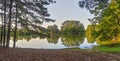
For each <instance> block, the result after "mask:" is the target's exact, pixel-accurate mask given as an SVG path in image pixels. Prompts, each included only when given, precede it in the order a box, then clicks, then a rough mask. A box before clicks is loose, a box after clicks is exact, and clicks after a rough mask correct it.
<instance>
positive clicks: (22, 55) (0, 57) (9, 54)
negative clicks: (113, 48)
mask: <svg viewBox="0 0 120 61" xmlns="http://www.w3.org/2000/svg"><path fill="white" fill-rule="evenodd" d="M113 60H114V61H115V60H116V61H120V54H115V53H105V52H91V51H84V50H72V49H31V48H2V47H0V61H113Z"/></svg>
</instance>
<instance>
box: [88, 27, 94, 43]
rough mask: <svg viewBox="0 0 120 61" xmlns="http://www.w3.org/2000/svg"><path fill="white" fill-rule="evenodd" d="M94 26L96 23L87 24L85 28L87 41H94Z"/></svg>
mask: <svg viewBox="0 0 120 61" xmlns="http://www.w3.org/2000/svg"><path fill="white" fill-rule="evenodd" d="M95 27H96V25H88V27H87V29H86V37H87V40H88V42H89V43H94V42H95V41H96V40H95V35H96V34H95V33H96V32H95Z"/></svg>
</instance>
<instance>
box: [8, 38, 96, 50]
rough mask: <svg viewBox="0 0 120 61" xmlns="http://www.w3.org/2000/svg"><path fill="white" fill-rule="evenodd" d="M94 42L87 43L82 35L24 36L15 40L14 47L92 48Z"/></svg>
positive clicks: (11, 43)
mask: <svg viewBox="0 0 120 61" xmlns="http://www.w3.org/2000/svg"><path fill="white" fill-rule="evenodd" d="M97 45H98V44H97V43H96V42H93V43H89V42H88V40H87V38H83V37H77V38H76V37H52V38H47V37H45V38H40V37H35V38H33V37H26V38H21V39H19V40H17V41H16V46H15V47H16V48H35V49H63V48H81V49H92V48H93V47H94V46H97ZM10 47H13V40H10Z"/></svg>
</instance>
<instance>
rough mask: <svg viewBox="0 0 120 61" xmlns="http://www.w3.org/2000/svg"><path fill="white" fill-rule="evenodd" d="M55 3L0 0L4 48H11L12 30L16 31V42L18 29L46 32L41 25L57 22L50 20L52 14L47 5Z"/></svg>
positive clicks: (49, 0) (41, 0)
mask: <svg viewBox="0 0 120 61" xmlns="http://www.w3.org/2000/svg"><path fill="white" fill-rule="evenodd" d="M50 3H55V1H53V0H37V1H35V0H0V15H1V17H0V18H1V19H0V21H1V23H2V24H1V31H0V32H1V37H0V41H1V42H2V44H1V45H2V46H3V47H9V41H10V36H11V30H14V41H16V35H17V29H18V26H19V27H20V28H24V29H28V30H32V31H36V30H37V29H38V30H37V31H39V30H44V29H43V28H41V26H40V25H41V24H42V23H43V22H45V21H55V20H53V19H50V18H48V17H49V16H50V14H49V13H48V10H47V7H46V6H47V5H49V4H50Z"/></svg>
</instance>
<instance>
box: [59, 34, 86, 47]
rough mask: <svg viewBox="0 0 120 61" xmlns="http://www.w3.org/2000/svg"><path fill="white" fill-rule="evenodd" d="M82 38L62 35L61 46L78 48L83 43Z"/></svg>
mask: <svg viewBox="0 0 120 61" xmlns="http://www.w3.org/2000/svg"><path fill="white" fill-rule="evenodd" d="M84 38H85V37H84V36H81V35H77V36H72V35H69V36H68V35H64V36H62V37H61V41H62V43H63V45H65V46H67V47H72V46H79V45H80V44H81V43H82V42H83V41H84Z"/></svg>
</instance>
